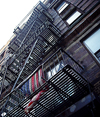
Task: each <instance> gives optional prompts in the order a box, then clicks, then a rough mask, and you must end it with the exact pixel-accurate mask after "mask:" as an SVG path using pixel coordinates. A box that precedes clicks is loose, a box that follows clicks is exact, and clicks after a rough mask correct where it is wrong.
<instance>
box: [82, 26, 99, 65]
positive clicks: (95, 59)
mask: <svg viewBox="0 0 100 117" xmlns="http://www.w3.org/2000/svg"><path fill="white" fill-rule="evenodd" d="M99 26H100V25H99ZM99 26H97V27H96V28H95V29H93V30H92V31H91V32H89V33H88V34H87V35H86V36H85V37H84V38H83V39H82V40H80V42H81V43H82V45H83V46H84V48H85V49H86V50H87V52H88V53H89V55H90V56H91V57H92V58H93V59H94V61H95V62H96V63H97V65H98V66H99V67H100V61H99V60H98V58H97V57H96V55H95V54H94V53H93V52H92V51H91V49H90V48H89V47H88V46H87V45H85V44H84V41H85V40H86V39H88V38H89V37H90V36H92V35H93V34H94V33H95V32H96V31H98V30H99V29H100V27H99Z"/></svg>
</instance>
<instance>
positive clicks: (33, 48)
mask: <svg viewBox="0 0 100 117" xmlns="http://www.w3.org/2000/svg"><path fill="white" fill-rule="evenodd" d="M14 33H15V34H16V36H15V37H14V39H13V40H12V41H11V43H10V44H9V48H8V50H9V53H10V54H11V55H12V56H11V57H10V58H9V59H8V60H7V62H6V65H5V69H2V71H1V76H2V77H3V79H6V80H8V82H9V83H10V84H13V87H12V89H11V92H10V93H9V94H8V95H6V96H5V97H4V98H3V99H2V100H1V101H0V109H1V113H3V112H5V113H6V115H5V117H49V116H50V117H51V116H52V117H53V116H56V115H57V113H60V111H62V110H64V109H66V108H68V107H69V106H71V105H73V104H74V103H76V102H77V101H79V100H80V99H82V98H83V97H85V96H86V95H88V94H90V93H91V89H90V88H91V86H90V84H89V83H88V81H87V80H86V79H84V78H83V77H82V76H81V75H80V74H81V72H82V70H83V67H82V66H80V65H79V64H78V63H77V62H76V61H75V60H74V59H73V58H72V57H71V56H70V55H68V54H67V53H66V52H65V51H64V50H63V49H62V48H59V43H58V42H59V40H60V38H61V34H60V31H59V29H57V28H56V27H55V26H54V25H53V18H52V17H51V15H50V14H49V13H48V12H47V8H46V7H45V5H44V4H43V3H41V2H39V3H38V4H37V5H36V6H35V8H34V10H33V11H32V14H31V16H30V17H29V19H28V21H27V22H25V23H24V24H23V28H22V29H21V28H20V27H17V28H16V29H15V31H14ZM40 68H41V69H42V75H41V78H43V80H45V83H44V84H43V85H42V86H41V87H39V88H38V89H37V90H35V91H34V92H33V93H31V94H29V95H28V96H25V95H24V92H22V91H21V87H22V86H23V85H24V84H25V83H26V82H27V81H28V80H29V79H30V78H31V77H32V75H34V74H35V73H36V72H37V71H38V70H39V69H40ZM53 69H55V72H53V71H54V70H53ZM47 85H48V87H49V90H48V91H47V92H45V94H44V95H43V96H42V97H41V98H40V100H39V101H38V102H37V104H36V105H35V106H34V108H33V110H32V111H31V112H30V113H28V115H26V114H25V112H24V108H25V107H26V105H27V104H28V103H29V101H30V99H31V98H32V97H33V96H35V95H36V94H37V93H38V92H40V91H41V90H42V89H43V88H45V86H47ZM1 89H2V88H1ZM59 110H60V111H59Z"/></svg>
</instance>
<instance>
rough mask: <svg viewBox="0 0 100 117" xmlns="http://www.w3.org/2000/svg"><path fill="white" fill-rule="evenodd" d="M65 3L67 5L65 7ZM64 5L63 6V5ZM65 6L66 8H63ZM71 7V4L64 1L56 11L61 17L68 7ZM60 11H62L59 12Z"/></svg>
mask: <svg viewBox="0 0 100 117" xmlns="http://www.w3.org/2000/svg"><path fill="white" fill-rule="evenodd" d="M64 3H65V4H66V5H64ZM61 4H62V5H61ZM62 6H65V7H62ZM68 6H69V3H67V2H66V1H65V0H63V1H62V2H60V4H59V5H57V7H56V11H57V12H58V14H59V15H60V14H61V13H62V12H63V11H64V10H65V9H66V8H67V7H68ZM59 10H60V11H59Z"/></svg>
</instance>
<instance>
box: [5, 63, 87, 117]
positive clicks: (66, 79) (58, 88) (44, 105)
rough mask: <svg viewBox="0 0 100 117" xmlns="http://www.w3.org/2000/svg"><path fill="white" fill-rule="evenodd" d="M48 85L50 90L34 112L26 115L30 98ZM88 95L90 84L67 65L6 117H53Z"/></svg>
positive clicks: (35, 107)
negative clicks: (25, 111) (26, 107)
mask: <svg viewBox="0 0 100 117" xmlns="http://www.w3.org/2000/svg"><path fill="white" fill-rule="evenodd" d="M47 84H48V86H49V90H48V91H47V92H45V94H44V95H43V96H42V97H41V98H40V100H39V102H38V103H37V104H36V105H35V106H34V108H33V110H32V111H31V112H30V113H29V114H28V115H25V113H24V108H25V106H26V105H27V104H28V103H29V100H30V99H29V98H30V97H32V96H34V95H35V94H36V93H37V92H39V91H40V90H41V88H43V87H45V85H47ZM87 94H89V90H88V82H87V81H86V80H85V79H84V78H83V77H82V76H81V75H79V74H78V73H77V72H76V71H75V70H74V69H73V68H72V67H71V66H70V65H66V66H65V67H64V68H62V69H61V70H60V71H59V72H58V73H57V74H55V75H54V76H53V77H52V78H50V79H49V80H48V81H46V83H44V85H43V86H42V87H40V88H39V89H38V90H36V91H35V92H34V93H33V94H32V95H31V96H29V97H28V98H26V99H25V100H24V101H22V102H21V103H20V104H19V106H16V107H15V108H14V109H13V110H12V111H10V112H8V113H7V115H6V117H13V116H14V117H25V116H26V117H28V116H33V117H51V116H52V117H53V116H55V115H56V114H57V113H58V111H59V109H60V111H61V110H62V109H64V108H68V107H69V106H71V105H72V104H74V103H75V102H77V101H78V100H80V99H81V98H83V97H84V96H86V95H87Z"/></svg>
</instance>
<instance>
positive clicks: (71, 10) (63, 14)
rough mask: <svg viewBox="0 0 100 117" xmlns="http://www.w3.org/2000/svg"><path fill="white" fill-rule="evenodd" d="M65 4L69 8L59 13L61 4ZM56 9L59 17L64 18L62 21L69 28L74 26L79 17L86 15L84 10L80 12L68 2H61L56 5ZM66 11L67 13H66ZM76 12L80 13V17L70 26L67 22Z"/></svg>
mask: <svg viewBox="0 0 100 117" xmlns="http://www.w3.org/2000/svg"><path fill="white" fill-rule="evenodd" d="M63 2H65V3H66V4H68V5H67V7H66V8H65V9H64V10H63V11H62V12H61V13H59V12H58V10H57V8H59V6H60V4H62V3H63ZM54 9H55V10H56V12H57V13H58V15H59V16H60V17H61V18H62V20H63V21H64V22H65V23H66V25H67V26H68V27H69V26H70V25H72V24H73V23H74V22H75V21H76V20H77V19H78V18H79V17H81V15H82V14H83V13H84V12H83V11H82V10H80V9H79V8H77V7H76V6H74V5H73V4H71V3H69V2H68V1H65V0H63V1H60V2H59V3H57V4H56V7H54ZM65 11H66V12H65ZM67 11H68V12H67ZM75 12H79V13H80V15H79V16H78V17H77V18H75V20H73V21H72V22H71V23H70V24H69V23H68V22H67V20H68V19H69V18H70V17H71V16H73V14H74V13H75Z"/></svg>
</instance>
